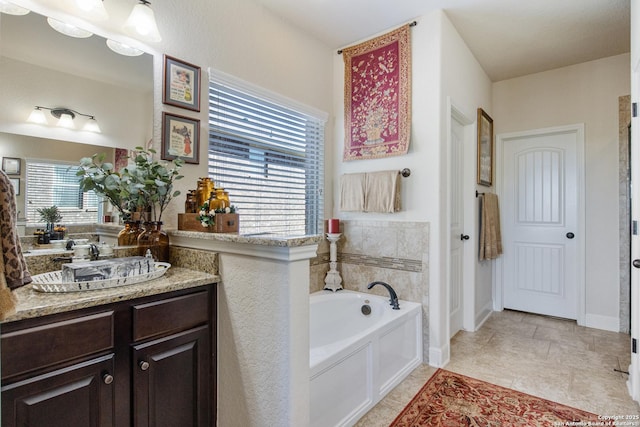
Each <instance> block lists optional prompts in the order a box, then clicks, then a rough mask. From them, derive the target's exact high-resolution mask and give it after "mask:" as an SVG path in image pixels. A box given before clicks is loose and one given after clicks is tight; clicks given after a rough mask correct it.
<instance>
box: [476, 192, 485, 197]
mask: <svg viewBox="0 0 640 427" xmlns="http://www.w3.org/2000/svg"><path fill="white" fill-rule="evenodd" d="M478 196H484V193H478V190H476V198H477V197H478Z"/></svg>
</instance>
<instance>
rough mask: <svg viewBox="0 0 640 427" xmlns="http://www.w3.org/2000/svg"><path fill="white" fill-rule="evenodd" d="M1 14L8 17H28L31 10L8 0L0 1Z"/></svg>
mask: <svg viewBox="0 0 640 427" xmlns="http://www.w3.org/2000/svg"><path fill="white" fill-rule="evenodd" d="M0 12H2V13H6V14H7V15H26V14H27V13H29V9H25V8H24V7H21V6H18V5H15V4H13V3H11V2H9V1H6V0H0Z"/></svg>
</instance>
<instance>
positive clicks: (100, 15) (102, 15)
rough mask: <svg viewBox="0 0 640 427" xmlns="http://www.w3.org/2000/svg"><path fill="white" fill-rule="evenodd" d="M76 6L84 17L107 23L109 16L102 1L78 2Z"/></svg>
mask: <svg viewBox="0 0 640 427" xmlns="http://www.w3.org/2000/svg"><path fill="white" fill-rule="evenodd" d="M76 6H78V9H80V11H81V13H82V15H83V16H85V17H87V18H89V19H94V20H96V21H106V20H107V19H109V14H108V13H107V10H106V9H105V8H104V4H103V3H102V0H76Z"/></svg>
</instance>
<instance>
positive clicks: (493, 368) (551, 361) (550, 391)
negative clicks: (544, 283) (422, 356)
mask: <svg viewBox="0 0 640 427" xmlns="http://www.w3.org/2000/svg"><path fill="white" fill-rule="evenodd" d="M629 363H630V355H629V335H627V334H618V333H614V332H607V331H601V330H598V329H591V328H585V327H582V326H578V325H576V322H575V321H569V320H564V319H555V318H550V317H544V316H538V315H534V314H528V313H521V312H517V311H509V310H505V311H503V312H495V313H493V314H492V315H491V317H490V318H489V319H488V320H487V321H486V322H485V324H484V325H483V326H482V328H480V330H479V331H477V332H465V331H460V332H458V333H457V334H456V336H454V337H453V339H452V340H451V362H449V364H448V365H447V366H445V369H447V370H450V371H453V372H458V373H460V374H463V375H467V376H470V377H473V378H478V379H481V380H484V381H487V382H491V383H493V384H498V385H501V386H503V387H508V388H512V389H515V390H519V391H522V392H525V393H529V394H532V395H535V396H540V397H543V398H545V399H549V400H553V401H555V402H559V403H563V404H565V405H569V406H573V407H575V408H579V409H583V410H586V411H590V412H593V413H596V414H600V415H636V414H640V406H639V405H638V404H637V403H636V402H634V401H633V400H631V398H630V397H629V395H628V393H627V385H626V380H627V377H628V376H627V375H626V374H624V373H620V372H616V371H614V369H619V370H623V371H626V370H627V369H628V367H629ZM435 371H436V369H435V368H432V367H430V366H427V365H422V366H420V367H419V368H417V369H416V370H414V371H413V372H412V373H411V375H409V377H407V379H405V380H404V381H403V382H402V383H401V384H400V385H398V386H397V387H396V388H395V389H393V390H392V391H391V392H390V393H389V394H388V395H387V396H386V397H385V398H384V399H383V400H382V401H381V402H380V403H378V405H376V406H375V407H374V408H373V409H372V410H371V411H369V412H368V413H367V414H365V416H364V417H363V418H362V419H361V420H360V421H359V422H358V423H357V424H356V426H358V427H378V426H380V427H382V426H388V425H389V424H390V423H391V422H392V421H393V420H394V419H395V417H396V416H397V415H398V413H400V411H401V410H402V409H403V408H404V407H405V405H406V404H407V403H409V401H410V400H411V398H412V397H413V396H414V395H415V393H417V391H418V390H420V388H421V387H422V386H423V385H424V383H425V382H426V381H427V380H428V379H429V378H430V377H431V375H433V373H434V372H435Z"/></svg>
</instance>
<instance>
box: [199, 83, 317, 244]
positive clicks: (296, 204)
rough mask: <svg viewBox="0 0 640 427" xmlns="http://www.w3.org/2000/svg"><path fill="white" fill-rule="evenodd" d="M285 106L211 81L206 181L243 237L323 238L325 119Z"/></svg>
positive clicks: (241, 89)
mask: <svg viewBox="0 0 640 427" xmlns="http://www.w3.org/2000/svg"><path fill="white" fill-rule="evenodd" d="M271 98H273V97H271ZM286 104H287V103H286V102H273V101H272V100H271V99H265V97H261V96H260V95H258V94H256V93H252V91H251V90H247V89H246V88H244V87H238V86H237V85H233V84H229V83H228V82H223V81H220V80H218V79H215V76H212V80H211V81H210V82H209V128H210V130H209V176H210V177H211V178H212V179H213V181H214V183H215V186H216V187H223V188H224V189H225V190H226V191H228V192H229V197H230V199H231V204H232V205H234V206H236V207H237V208H238V212H239V213H240V227H241V229H240V231H241V233H242V234H259V233H265V234H276V235H283V236H284V235H286V236H294V235H303V234H318V233H322V219H323V209H324V208H323V198H324V195H323V185H324V124H325V120H324V119H323V118H319V117H314V116H313V115H310V114H308V113H306V112H304V111H300V109H296V108H295V106H291V105H286Z"/></svg>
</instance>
